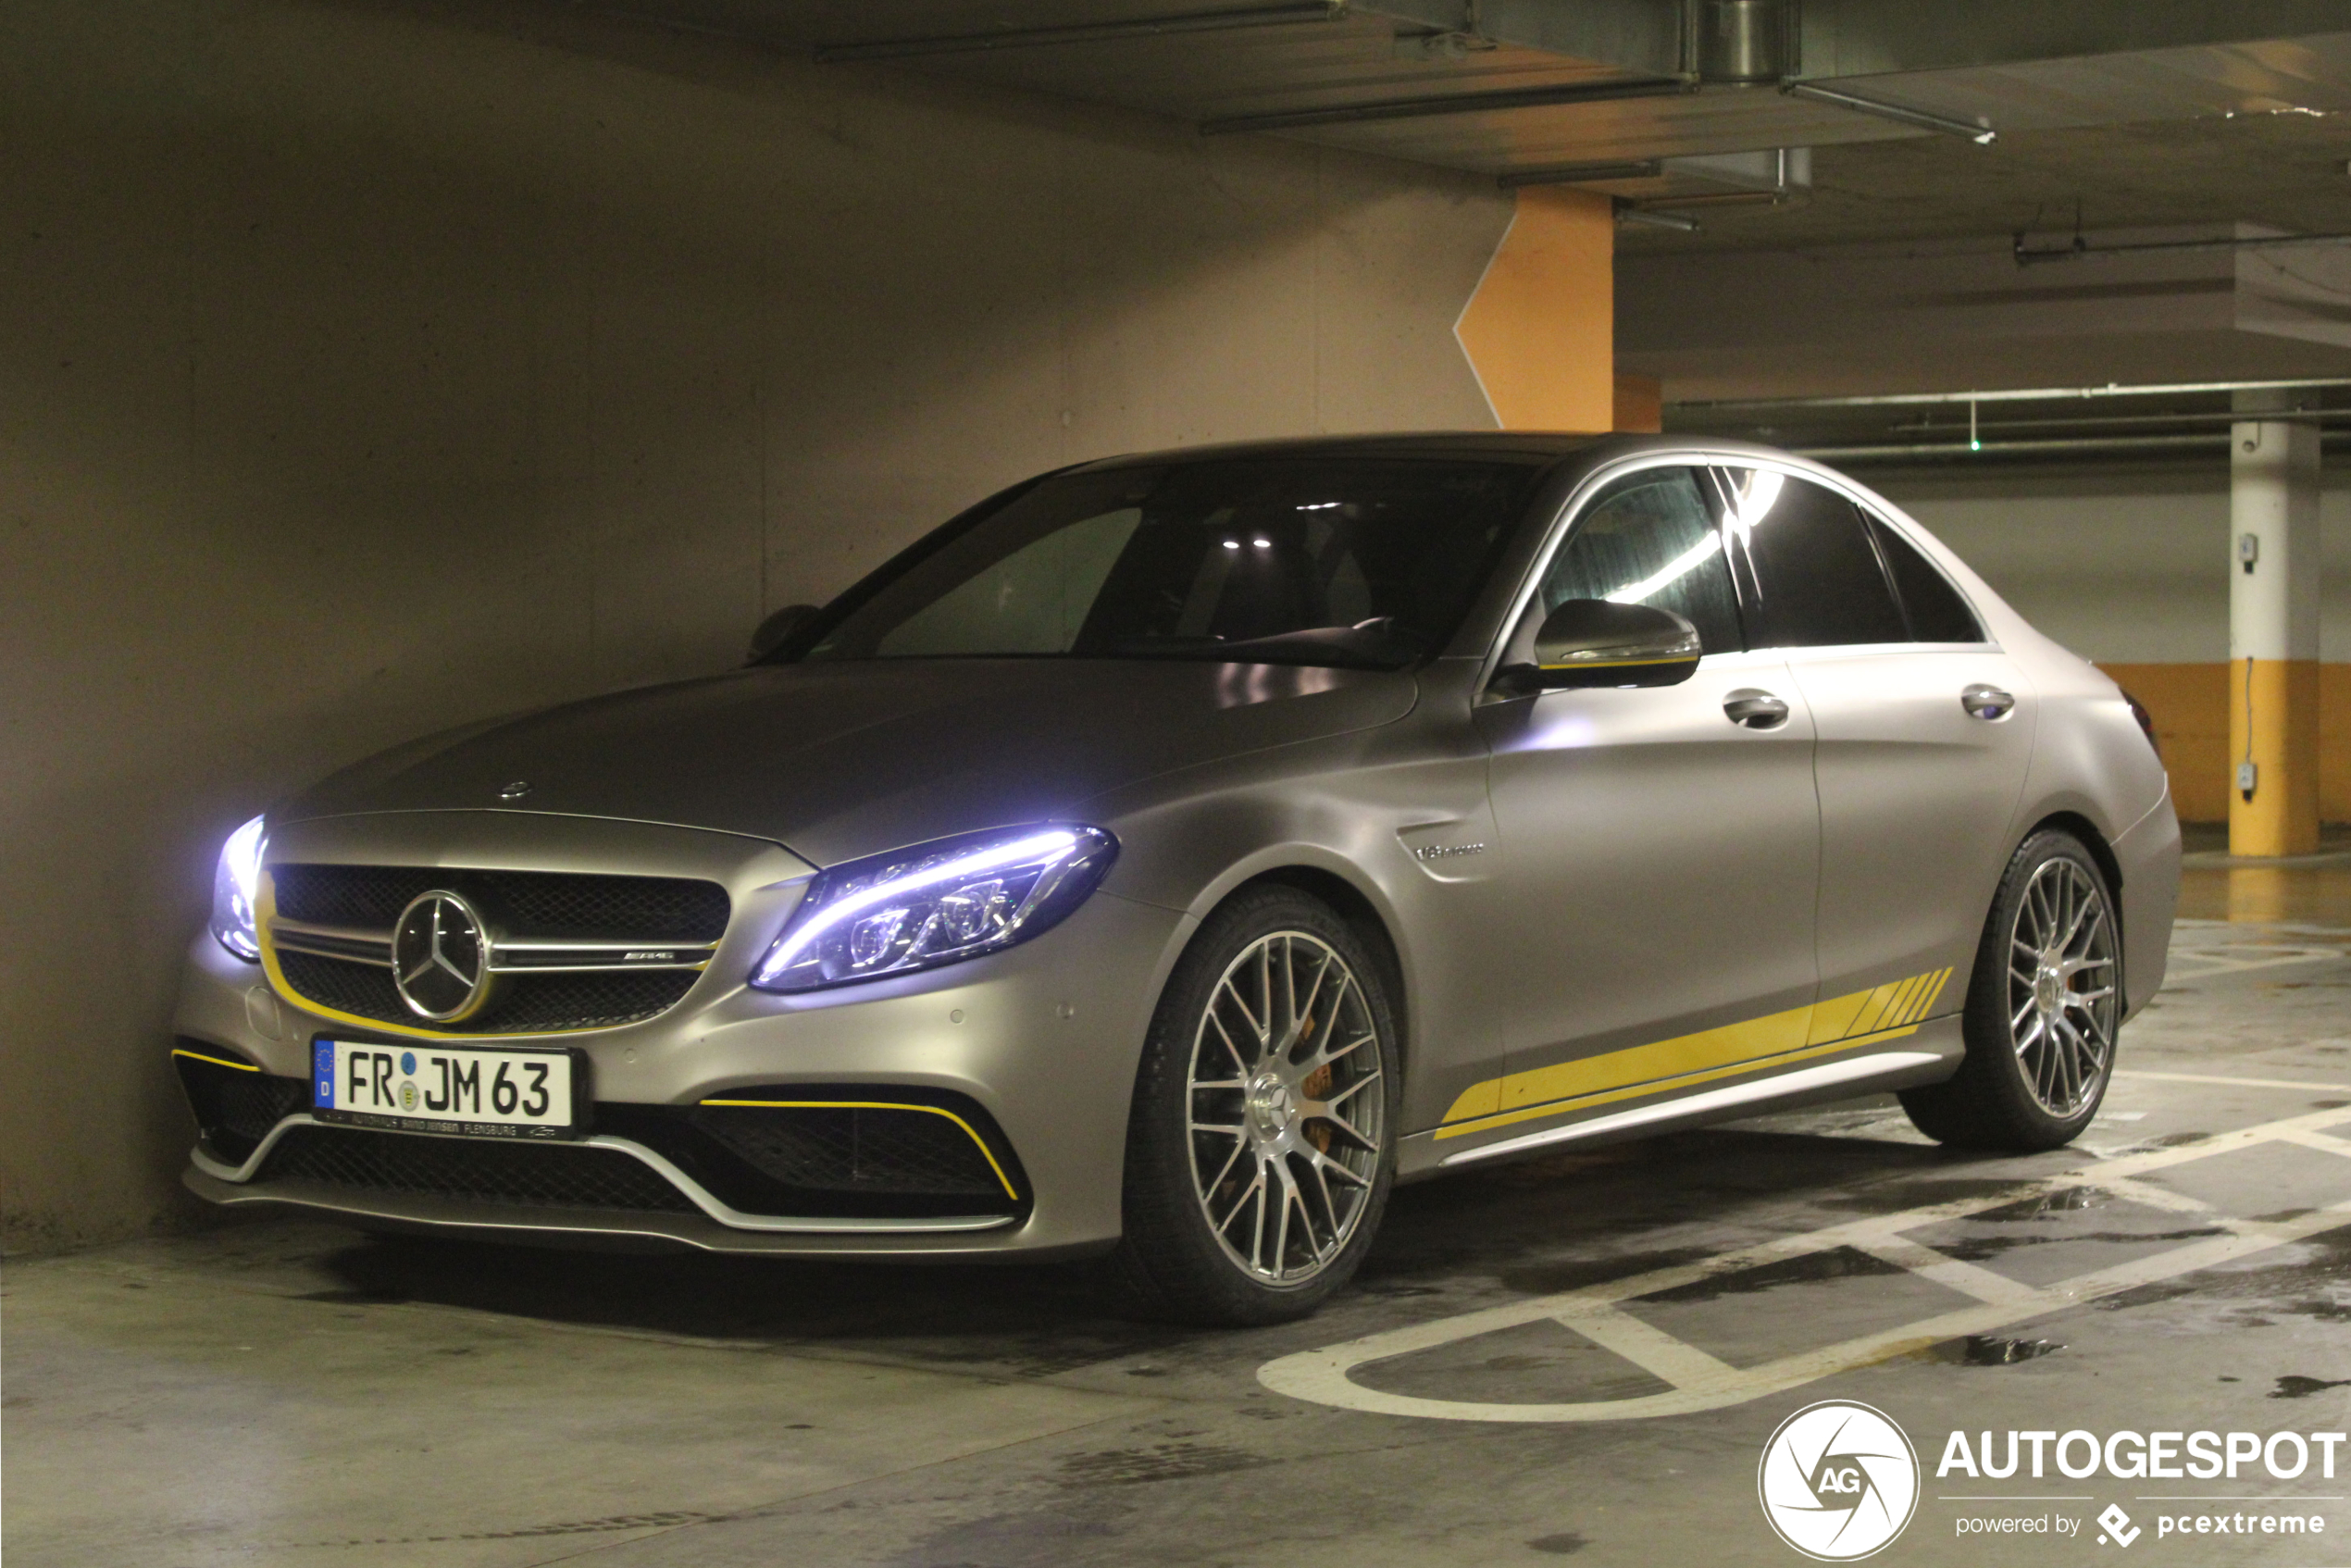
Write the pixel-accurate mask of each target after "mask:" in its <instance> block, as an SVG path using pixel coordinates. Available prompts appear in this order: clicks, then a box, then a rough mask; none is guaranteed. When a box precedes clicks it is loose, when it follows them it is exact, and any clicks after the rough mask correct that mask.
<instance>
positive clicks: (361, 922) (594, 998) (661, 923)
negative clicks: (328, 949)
mask: <svg viewBox="0 0 2351 1568" xmlns="http://www.w3.org/2000/svg"><path fill="white" fill-rule="evenodd" d="M270 881H271V887H272V890H273V892H274V895H275V899H276V904H277V913H278V915H280V916H281V917H282V918H284V919H286V920H289V921H294V922H298V923H300V924H303V925H310V926H323V927H337V928H339V929H341V930H343V931H356V932H364V933H380V934H381V936H382V939H383V940H384V941H385V942H386V943H389V941H390V940H391V935H392V927H393V925H394V924H395V923H396V922H397V921H398V920H399V917H400V913H401V911H403V910H404V909H405V908H407V907H408V905H409V903H410V902H413V901H414V900H415V899H416V898H417V896H418V895H419V894H422V893H426V892H429V891H432V890H436V889H437V890H443V891H447V892H454V893H456V894H458V895H460V896H461V897H463V898H465V899H466V901H467V902H470V903H472V904H473V905H474V907H475V908H476V909H478V910H479V911H480V912H481V915H482V918H483V919H484V921H486V922H487V923H488V924H489V926H490V927H491V929H492V931H493V932H494V933H495V935H496V937H497V939H498V940H541V941H580V942H596V943H603V944H606V945H608V946H609V947H611V948H615V949H620V950H624V951H625V950H628V949H641V948H664V947H688V948H690V947H694V946H699V945H702V944H707V943H712V942H715V941H716V940H718V939H719V938H720V937H722V936H723V935H725V934H726V929H727V919H728V913H729V910H730V907H731V906H730V904H729V902H728V897H727V890H726V889H724V888H722V887H720V886H719V885H718V884H717V883H715V882H705V881H701V880H698V879H694V878H690V877H616V876H602V875H588V874H583V873H577V872H553V871H469V870H451V869H446V868H435V867H430V866H405V865H276V866H272V867H270ZM289 940H292V939H291V938H289ZM303 940H304V941H305V942H306V943H310V944H315V945H324V946H335V945H337V944H336V942H335V941H334V940H325V941H323V942H322V941H321V940H320V939H319V938H317V937H316V936H310V937H305V939H303ZM374 951H375V953H376V955H377V956H378V957H379V958H380V955H381V952H382V951H383V950H382V949H380V948H379V949H375V950H374ZM277 957H278V965H279V970H280V973H281V974H283V975H284V976H285V979H286V984H287V985H288V986H289V987H290V988H291V989H292V990H293V991H294V993H295V994H296V995H297V996H300V997H303V998H305V999H307V1000H308V1001H311V1002H316V1003H317V1004H318V1005H320V1006H322V1007H326V1008H329V1009H331V1010H332V1011H334V1012H337V1013H345V1014H352V1015H353V1016H355V1017H360V1018H371V1019H376V1020H378V1021H380V1022H382V1023H387V1024H405V1025H409V1026H411V1027H415V1026H417V1025H418V1024H419V1023H420V1022H421V1021H420V1020H419V1019H418V1018H417V1015H416V1014H414V1013H412V1012H410V1011H409V1009H408V1007H407V1006H406V1004H405V1003H404V1002H402V1001H401V999H400V993H399V992H398V990H396V989H394V988H393V986H392V972H391V971H390V970H389V969H386V968H385V967H384V966H383V965H382V964H381V963H380V962H376V963H369V962H367V961H366V957H365V956H364V955H355V956H354V957H352V958H348V959H345V958H337V957H330V956H327V955H326V954H324V953H318V952H291V951H286V950H282V949H281V950H280V952H278V954H277ZM695 978H696V972H695V971H693V970H691V969H654V968H633V969H632V968H627V967H614V968H610V969H604V970H600V971H588V972H575V973H569V974H547V975H539V974H530V973H504V974H502V975H500V976H499V977H498V978H497V979H496V981H495V983H494V985H493V988H492V990H491V998H490V1002H489V1003H488V1005H486V1006H485V1007H483V1009H482V1010H481V1011H480V1012H479V1013H477V1014H474V1015H473V1016H472V1017H470V1018H467V1019H465V1020H463V1021H462V1022H459V1023H454V1024H436V1025H434V1026H432V1027H433V1028H434V1029H435V1030H436V1031H437V1032H442V1033H447V1034H470V1035H489V1034H544V1033H550V1032H554V1031H557V1030H565V1029H599V1028H612V1027H617V1026H619V1025H622V1024H633V1023H638V1022H641V1021H642V1020H644V1019H646V1018H651V1017H653V1016H654V1015H655V1014H659V1013H662V1012H665V1011H666V1010H667V1009H669V1008H671V1007H674V1006H676V1005H677V1004H678V1002H679V1001H680V1000H681V999H683V998H684V996H685V994H686V992H687V991H688V990H690V989H692V987H693V983H694V980H695Z"/></svg>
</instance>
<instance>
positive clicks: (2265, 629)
mask: <svg viewBox="0 0 2351 1568" xmlns="http://www.w3.org/2000/svg"><path fill="white" fill-rule="evenodd" d="M2230 434H2231V440H2230V442H2229V531H2230V550H2229V584H2230V590H2229V765H2230V780H2229V782H2230V786H2231V788H2230V790H2229V852H2230V853H2231V854H2238V855H2288V854H2307V853H2309V852H2311V851H2313V850H2315V849H2317V848H2318V847H2319V431H2318V429H2317V427H2316V426H2313V425H2309V424H2305V423H2300V422H2288V421H2285V420H2279V419H2245V420H2240V421H2239V422H2238V423H2236V424H2235V425H2234V426H2233V427H2232V428H2231V431H2230Z"/></svg>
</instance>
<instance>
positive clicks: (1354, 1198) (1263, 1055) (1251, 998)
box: [1188, 931, 1387, 1285]
mask: <svg viewBox="0 0 2351 1568" xmlns="http://www.w3.org/2000/svg"><path fill="white" fill-rule="evenodd" d="M1381 1076H1382V1075H1381V1069H1380V1051H1379V1030H1378V1028H1377V1027H1376V1026H1375V1024H1374V1023H1373V1021H1372V1015H1371V1012H1370V1010H1369V1009H1368V1008H1367V1007H1366V1006H1365V1005H1364V1000H1363V988H1362V984H1361V983H1360V982H1359V981H1358V980H1357V979H1356V977H1355V972H1354V970H1352V969H1351V968H1350V967H1349V966H1348V963H1347V960H1345V959H1344V958H1341V957H1340V956H1339V955H1338V953H1337V952H1336V951H1334V950H1333V949H1332V948H1331V946H1330V945H1329V944H1328V943H1326V942H1325V941H1323V940H1321V939H1319V938H1317V937H1315V936H1312V934H1310V933H1308V932H1305V931H1276V932H1275V933H1273V934H1272V935H1270V936H1264V937H1261V938H1259V939H1258V940H1256V941H1254V942H1251V943H1250V945H1249V947H1248V948H1246V949H1244V950H1243V951H1242V952H1241V953H1240V955H1239V956H1238V957H1237V958H1235V959H1234V960H1233V962H1232V963H1231V964H1228V965H1227V966H1226V967H1225V973H1224V976H1223V977H1221V978H1220V979H1219V980H1218V981H1217V983H1216V989H1215V992H1214V994H1213V996H1212V997H1211V998H1210V1000H1209V1003H1208V1006H1207V1008H1206V1010H1205V1011H1204V1012H1203V1013H1202V1014H1201V1015H1200V1027H1199V1029H1198V1031H1197V1032H1196V1034H1195V1035H1194V1037H1193V1040H1192V1061H1191V1076H1190V1081H1189V1085H1188V1094H1189V1099H1190V1101H1191V1127H1190V1133H1191V1152H1192V1184H1193V1189H1194V1190H1195V1191H1196V1192H1197V1193H1198V1194H1199V1195H1200V1213H1201V1214H1202V1215H1203V1216H1204V1217H1205V1218H1206V1219H1207V1221H1208V1227H1209V1230H1210V1231H1211V1233H1213V1235H1214V1236H1215V1238H1216V1239H1217V1240H1218V1241H1219V1242H1220V1243H1221V1244H1222V1245H1223V1246H1224V1249H1225V1252H1226V1254H1227V1255H1228V1256H1230V1257H1231V1258H1232V1260H1233V1261H1234V1262H1235V1263H1238V1264H1239V1265H1240V1266H1241V1267H1242V1268H1244V1269H1246V1270H1248V1271H1249V1273H1250V1275H1251V1276H1254V1277H1256V1278H1258V1279H1262V1280H1264V1281H1265V1282H1267V1283H1268V1284H1273V1285H1288V1284H1296V1283H1298V1282H1300V1281H1302V1280H1305V1279H1309V1278H1312V1276H1315V1275H1317V1274H1320V1273H1321V1272H1322V1271H1323V1270H1324V1269H1325V1268H1326V1267H1327V1266H1329V1264H1330V1262H1331V1260H1332V1259H1333V1258H1335V1257H1337V1255H1338V1253H1339V1251H1340V1250H1341V1249H1342V1248H1344V1247H1345V1246H1346V1245H1347V1241H1348V1238H1350V1236H1352V1235H1353V1234H1354V1232H1355V1225H1356V1222H1357V1221H1358V1220H1359V1219H1361V1218H1362V1214H1363V1205H1364V1200H1365V1199H1366V1198H1368V1197H1369V1196H1370V1194H1371V1190H1372V1185H1373V1181H1374V1179H1375V1176H1377V1174H1378V1170H1379V1162H1380V1155H1381V1152H1382V1140H1383V1139H1385V1138H1386V1137H1387V1106H1386V1103H1385V1097H1384V1095H1383V1094H1382V1093H1381V1092H1379V1090H1380V1078H1381Z"/></svg>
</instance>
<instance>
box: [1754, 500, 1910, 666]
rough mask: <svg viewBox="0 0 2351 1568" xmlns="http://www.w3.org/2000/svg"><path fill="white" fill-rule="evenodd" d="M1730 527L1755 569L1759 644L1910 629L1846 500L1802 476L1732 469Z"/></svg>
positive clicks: (1904, 634)
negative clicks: (1905, 623) (1795, 476)
mask: <svg viewBox="0 0 2351 1568" xmlns="http://www.w3.org/2000/svg"><path fill="white" fill-rule="evenodd" d="M1723 479H1724V480H1725V481H1726V483H1727V486H1728V489H1729V492H1730V508H1731V516H1730V525H1731V532H1732V533H1733V534H1734V535H1735V537H1737V538H1739V539H1741V540H1743V541H1745V543H1746V547H1747V555H1748V561H1749V562H1750V563H1752V565H1753V566H1754V568H1755V580H1756V591H1757V598H1758V600H1759V601H1760V603H1759V604H1758V605H1757V606H1756V608H1757V611H1758V614H1757V616H1755V620H1756V621H1757V623H1758V624H1757V625H1755V626H1754V627H1753V628H1752V629H1751V632H1750V637H1751V640H1752V641H1753V642H1754V644H1755V646H1757V647H1759V648H1821V647H1835V646H1837V645H1839V644H1844V643H1853V642H1903V641H1909V628H1907V627H1906V626H1905V625H1904V624H1903V620H1902V610H1901V606H1900V605H1898V604H1896V603H1895V602H1894V591H1893V590H1892V589H1891V588H1890V587H1889V586H1887V583H1886V580H1885V570H1884V569H1883V568H1882V567H1881V566H1879V565H1878V555H1877V550H1876V547H1875V546H1874V545H1872V543H1871V542H1870V535H1869V530H1868V529H1867V527H1866V526H1865V525H1864V523H1863V522H1862V519H1861V514H1860V511H1859V509H1857V508H1856V507H1855V506H1854V505H1853V504H1852V503H1851V502H1849V501H1847V500H1846V499H1845V497H1843V496H1841V495H1839V494H1837V493H1836V492H1835V491H1832V490H1826V489H1823V488H1822V487H1821V486H1820V485H1816V484H1813V483H1811V482H1810V481H1809V480H1805V479H1797V478H1794V477H1793V476H1791V475H1787V474H1780V473H1774V472H1773V471H1771V470H1769V469H1760V468H1734V469H1729V470H1726V471H1725V472H1724V474H1723Z"/></svg>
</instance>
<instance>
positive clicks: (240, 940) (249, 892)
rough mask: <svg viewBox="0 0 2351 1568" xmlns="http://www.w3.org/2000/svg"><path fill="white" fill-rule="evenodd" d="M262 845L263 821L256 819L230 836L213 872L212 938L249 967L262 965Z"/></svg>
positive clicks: (222, 847) (222, 848) (221, 847)
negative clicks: (258, 901) (258, 911)
mask: <svg viewBox="0 0 2351 1568" xmlns="http://www.w3.org/2000/svg"><path fill="white" fill-rule="evenodd" d="M263 842H264V840H263V839H262V836H261V818H259V817H257V816H256V817H255V818H254V819H253V820H252V821H251V822H248V823H246V824H245V825H244V826H243V828H238V829H237V830H236V831H235V832H233V833H231V834H230V835H229V841H228V842H227V843H225V844H223V845H221V846H220V863H219V864H218V865H216V866H214V867H213V871H212V934H213V935H214V936H215V937H218V939H219V940H220V945H221V946H222V947H225V948H227V949H228V950H229V951H230V952H233V953H235V954H236V955H237V956H238V957H239V958H242V959H243V960H244V961H245V962H246V963H247V964H258V963H260V962H261V934H260V932H259V931H258V930H257V929H256V928H255V924H254V914H253V901H254V894H255V890H256V889H257V888H258V887H259V886H260V883H261V848H262V844H263Z"/></svg>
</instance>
